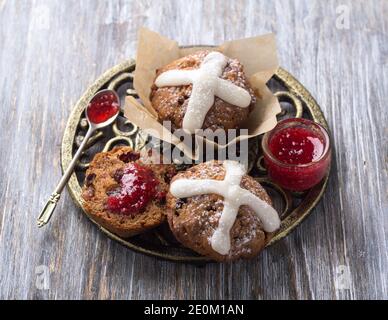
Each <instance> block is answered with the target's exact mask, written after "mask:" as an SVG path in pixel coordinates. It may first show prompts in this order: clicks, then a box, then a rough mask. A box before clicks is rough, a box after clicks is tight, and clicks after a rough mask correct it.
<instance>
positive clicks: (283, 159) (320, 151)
mask: <svg viewBox="0 0 388 320" xmlns="http://www.w3.org/2000/svg"><path fill="white" fill-rule="evenodd" d="M262 148H263V153H264V162H265V166H266V168H267V172H268V175H269V177H270V179H271V180H272V181H274V182H275V183H277V184H279V185H280V186H282V187H283V188H285V189H288V190H292V191H305V190H307V189H310V188H311V187H313V186H315V185H316V184H318V183H319V182H320V181H321V180H322V179H323V177H324V176H325V175H326V174H327V172H328V170H329V166H330V160H331V146H330V139H329V135H328V133H327V131H326V130H325V128H323V127H322V126H321V125H319V124H318V123H316V122H314V121H311V120H306V119H302V118H291V119H286V120H283V121H280V122H279V123H278V124H277V125H276V127H275V128H274V129H273V130H271V131H269V132H267V133H266V134H265V135H264V137H263V140H262Z"/></svg>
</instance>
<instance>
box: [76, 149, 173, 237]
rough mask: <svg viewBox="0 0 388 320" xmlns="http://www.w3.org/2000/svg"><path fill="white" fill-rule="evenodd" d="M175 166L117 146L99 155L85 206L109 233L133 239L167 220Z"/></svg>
mask: <svg viewBox="0 0 388 320" xmlns="http://www.w3.org/2000/svg"><path fill="white" fill-rule="evenodd" d="M174 174H175V167H174V166H173V165H165V164H156V163H155V159H153V158H152V156H151V154H150V153H149V152H141V153H139V152H135V151H133V150H132V149H131V148H130V147H116V148H114V149H113V150H111V151H108V152H101V153H98V154H96V155H95V157H94V159H93V161H92V162H91V163H90V166H89V168H88V170H87V171H86V176H85V183H84V186H83V189H82V198H83V200H84V201H83V202H84V203H83V206H84V209H85V210H86V212H87V213H88V214H89V215H90V216H92V218H93V219H94V220H95V221H96V222H98V223H99V224H100V225H102V226H103V227H104V228H106V229H108V230H109V231H111V232H113V233H115V234H117V235H119V236H121V237H130V236H133V235H136V234H139V233H141V232H144V231H146V230H148V229H151V228H154V227H156V226H158V225H160V224H161V223H163V222H164V221H165V210H166V206H165V202H166V199H165V196H166V193H167V191H168V186H169V182H170V180H171V178H172V177H173V175H174Z"/></svg>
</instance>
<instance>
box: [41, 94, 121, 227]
mask: <svg viewBox="0 0 388 320" xmlns="http://www.w3.org/2000/svg"><path fill="white" fill-rule="evenodd" d="M104 94H114V96H115V97H116V102H117V106H118V108H117V110H118V111H117V113H116V114H114V115H113V116H111V117H110V118H109V119H108V120H106V121H104V122H99V123H94V122H92V121H91V120H90V119H89V116H88V112H87V111H88V108H90V106H91V105H92V103H93V102H95V101H96V100H97V99H99V98H100V97H101V96H102V95H104ZM119 111H120V98H119V97H118V95H117V93H116V92H115V91H113V90H108V89H106V90H101V91H99V92H97V93H96V94H95V95H94V96H93V97H92V99H90V102H89V104H88V106H87V107H86V112H85V114H86V119H87V121H88V123H89V129H88V131H87V132H86V135H85V137H84V139H83V140H82V143H81V145H80V146H79V148H78V150H77V152H76V154H75V155H74V157H73V159H72V160H71V162H70V164H69V166H68V168H67V169H66V171H65V173H64V174H63V176H62V178H61V180H60V181H59V183H58V185H57V187H56V188H55V190H54V192H53V193H52V194H51V196H50V198H49V200H48V201H47V203H46V205H45V206H44V208H43V210H42V212H41V213H40V215H39V217H38V219H37V224H38V227H43V226H44V225H45V224H46V223H47V222H48V221H49V220H50V218H51V215H52V214H53V212H54V209H55V207H56V206H57V203H58V200H59V198H60V196H61V192H62V190H63V188H64V187H65V186H66V184H67V182H68V180H69V178H70V176H71V175H72V173H73V169H74V167H75V165H76V163H77V161H78V159H79V157H80V156H81V154H82V152H83V150H84V149H85V146H86V145H87V141H88V140H89V138H90V137H91V136H92V134H93V133H94V131H96V130H97V129H101V128H103V127H106V126H108V125H110V124H111V123H112V122H113V121H115V120H116V118H117V115H118V114H119Z"/></svg>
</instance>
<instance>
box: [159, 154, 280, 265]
mask: <svg viewBox="0 0 388 320" xmlns="http://www.w3.org/2000/svg"><path fill="white" fill-rule="evenodd" d="M167 208H168V212H167V218H168V223H169V225H170V229H171V230H172V232H173V234H174V235H175V237H176V238H177V240H178V241H179V242H181V243H182V244H183V245H184V246H185V247H188V248H190V249H192V250H194V251H196V252H197V253H199V254H201V255H204V256H207V257H209V258H211V259H213V260H216V261H232V260H237V259H240V258H251V257H254V256H256V255H257V254H258V253H259V252H260V251H261V250H262V249H263V248H264V247H265V245H266V244H267V243H268V241H269V240H270V239H271V237H272V235H273V232H274V231H276V230H277V229H278V228H279V226H280V219H279V216H278V214H277V212H276V211H275V209H274V208H273V207H272V202H271V199H270V197H269V196H268V194H267V193H266V191H265V190H264V188H263V187H262V186H261V185H260V183H258V182H257V181H256V180H254V179H253V178H252V177H250V176H248V175H247V174H246V173H245V168H244V167H243V166H242V165H241V164H239V163H237V162H235V161H228V160H227V161H224V162H221V161H209V162H205V163H202V164H199V165H196V166H194V167H192V168H190V169H188V170H186V171H184V172H180V173H178V174H177V175H176V176H175V177H174V178H173V179H172V181H171V184H170V191H169V193H168V194H167Z"/></svg>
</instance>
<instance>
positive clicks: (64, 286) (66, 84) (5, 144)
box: [0, 0, 388, 299]
mask: <svg viewBox="0 0 388 320" xmlns="http://www.w3.org/2000/svg"><path fill="white" fill-rule="evenodd" d="M140 26H147V27H149V28H151V29H153V30H156V31H159V32H161V33H163V34H165V35H166V36H169V37H170V38H174V39H176V40H178V41H179V42H180V43H181V44H186V45H188V44H199V43H200V44H217V43H220V42H222V41H224V40H226V39H236V38H241V37H248V36H254V35H258V34H263V33H266V32H274V33H276V35H277V43H278V51H279V57H280V61H281V65H282V66H283V67H284V68H285V69H287V70H289V71H290V72H291V73H293V74H294V75H295V76H296V77H297V78H298V79H299V80H300V81H301V82H302V83H303V84H304V85H305V86H306V87H307V88H308V89H309V90H310V92H311V93H312V94H313V95H314V96H315V97H316V99H317V100H318V102H319V103H320V105H321V106H322V108H323V110H324V112H325V115H326V117H327V120H328V122H329V125H330V127H331V130H332V136H333V142H334V145H335V150H334V151H335V154H334V159H333V168H332V175H331V178H330V181H329V185H328V188H327V191H326V193H325V195H324V197H323V200H322V201H321V202H320V203H319V205H318V206H317V207H316V209H315V210H314V212H313V214H312V215H311V216H310V217H309V218H308V219H307V220H306V221H305V222H304V223H303V224H302V225H300V226H299V227H298V228H297V230H296V231H294V232H293V233H292V234H291V235H289V236H288V237H287V238H285V239H284V240H282V241H279V242H278V243H276V244H275V245H274V246H272V247H270V248H269V249H267V250H265V252H263V254H261V255H260V256H259V257H258V258H256V259H254V260H252V261H243V262H237V263H233V264H229V265H225V264H210V265H207V266H205V267H203V268H198V267H195V266H192V265H188V264H175V263H171V262H166V261H158V260H156V259H154V258H150V257H147V256H143V255H141V254H137V253H133V252H131V251H129V250H128V249H126V248H124V247H122V246H120V245H119V244H117V243H115V242H113V241H111V240H109V239H108V238H107V237H106V236H104V235H103V234H101V233H100V232H99V231H98V230H97V228H96V227H95V226H94V225H92V223H90V222H89V220H88V219H87V218H86V217H85V216H84V215H83V214H82V212H81V211H80V210H78V209H77V208H76V207H75V205H74V204H73V202H72V201H71V199H70V196H69V194H68V193H67V192H65V193H64V194H63V197H62V199H61V202H60V204H59V206H58V208H57V212H56V214H55V217H54V218H53V220H52V222H51V223H50V225H49V226H47V227H45V228H44V229H41V230H38V228H37V227H36V224H35V219H36V217H37V215H38V213H39V211H40V209H41V208H42V205H43V203H44V202H45V200H46V199H47V196H48V195H49V194H50V193H51V191H52V190H53V187H54V186H55V184H56V182H57V180H58V179H59V177H60V174H61V173H60V167H59V161H60V159H59V150H60V145H61V139H62V134H63V131H64V127H65V124H66V121H67V117H68V116H69V113H70V111H71V109H72V106H73V105H74V104H75V102H76V101H77V99H78V97H79V96H80V95H81V94H82V92H83V91H84V89H85V88H86V87H87V86H88V85H90V84H91V83H92V82H93V80H94V79H95V78H96V77H97V76H98V75H99V74H100V73H102V72H103V71H104V70H106V69H107V68H109V67H111V66H113V65H115V64H117V63H119V62H121V61H123V60H125V59H127V58H129V57H134V56H135V53H136V39H137V30H138V28H139V27H140ZM387 32H388V2H387V1H384V0H374V1H346V0H344V1H341V2H338V1H318V0H317V1H311V0H305V1H291V0H290V1H281V0H279V1H271V2H270V1H224V0H222V1H221V0H220V1H206V3H205V1H203V2H202V1H94V0H85V1H78V0H74V1H73V0H67V1H61V0H42V1H23V0H0V97H1V102H0V121H1V135H0V164H1V165H0V173H1V175H0V203H1V209H0V218H1V219H0V221H1V222H0V298H21V299H26V298H43V299H97V298H98V299H150V298H156V299H182V298H187V299H208V298H215V299H224V298H225V299H234V298H240V299H246V298H248V299H322V298H324V299H349V298H359V299H387V298H388V258H387V249H388V242H387V230H388V139H387V137H388V126H387V124H388V115H387V114H388V113H387V105H388V99H387V97H388V34H387Z"/></svg>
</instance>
